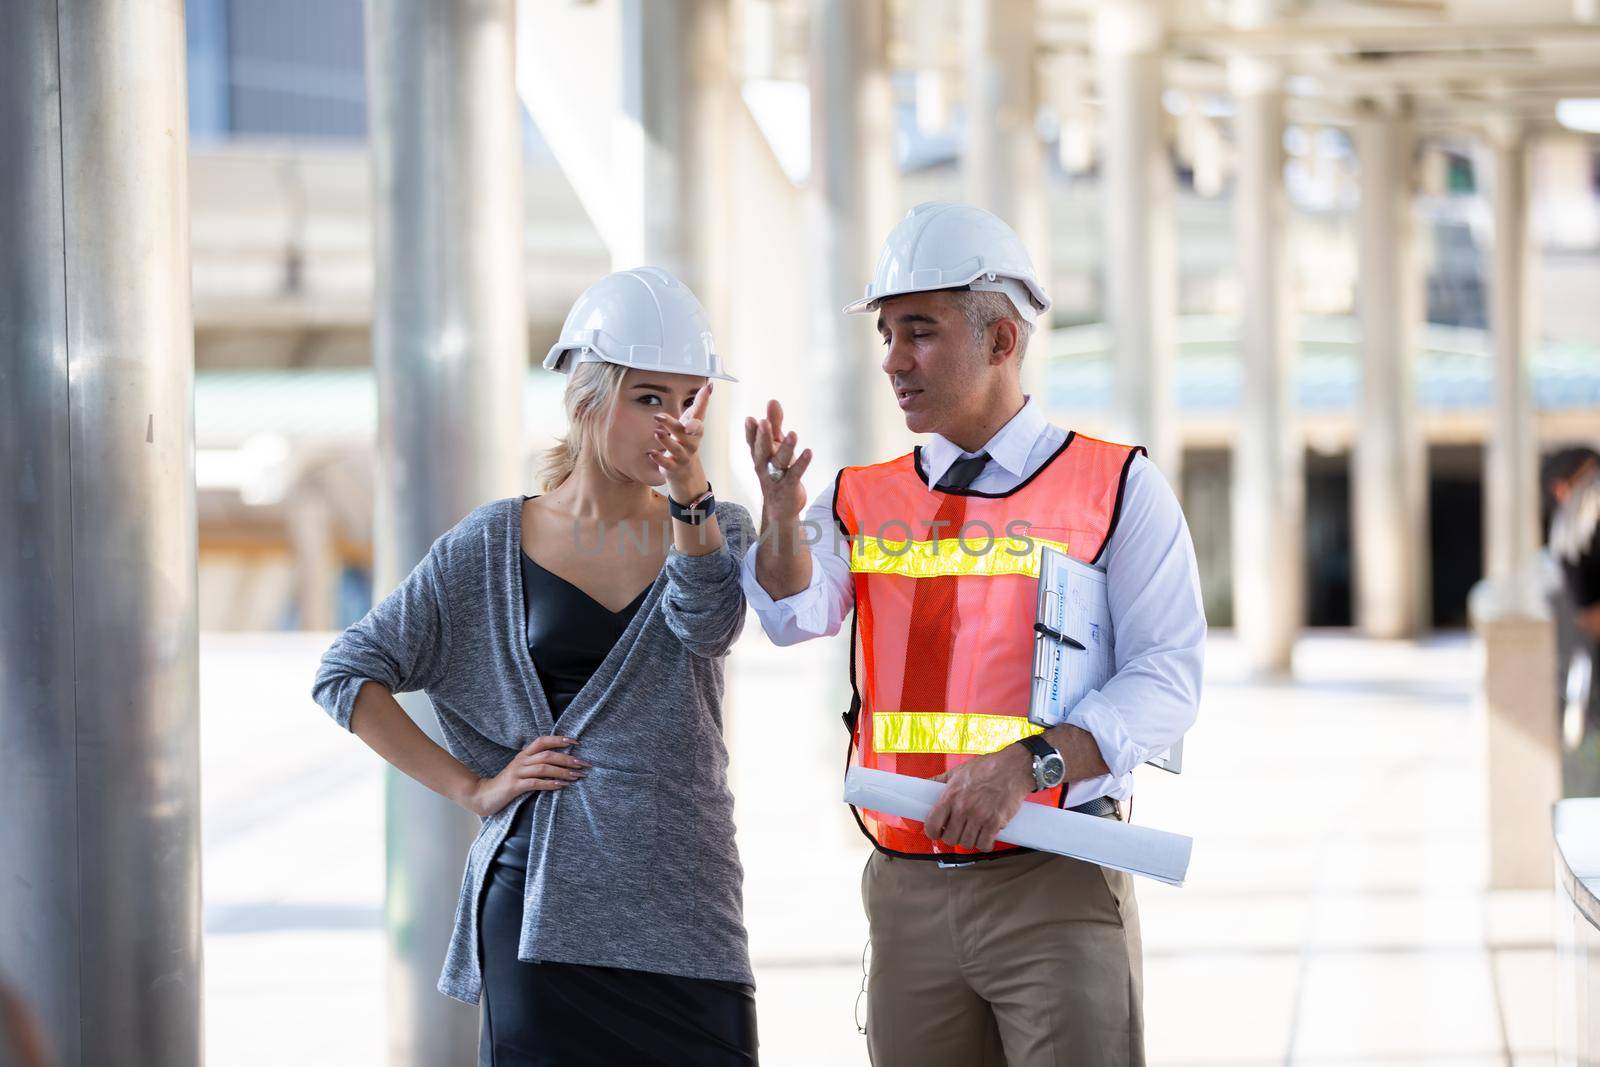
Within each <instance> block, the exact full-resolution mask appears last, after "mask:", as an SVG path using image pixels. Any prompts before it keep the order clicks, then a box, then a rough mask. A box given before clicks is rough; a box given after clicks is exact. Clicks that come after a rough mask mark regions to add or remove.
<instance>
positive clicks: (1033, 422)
mask: <svg viewBox="0 0 1600 1067" xmlns="http://www.w3.org/2000/svg"><path fill="white" fill-rule="evenodd" d="M1047 425H1048V423H1047V422H1046V421H1045V417H1044V414H1043V413H1042V412H1041V411H1040V410H1039V405H1038V404H1037V403H1035V402H1034V399H1033V397H1032V396H1028V397H1026V398H1024V400H1023V403H1022V409H1021V410H1020V411H1018V412H1017V413H1016V414H1015V415H1013V416H1011V421H1010V422H1008V423H1006V424H1005V425H1004V426H1002V427H1000V429H999V430H997V431H996V432H995V435H994V436H993V437H991V438H989V440H988V442H987V443H986V444H985V445H984V446H983V447H982V448H980V449H978V451H977V452H963V451H962V450H961V446H960V445H957V444H956V443H955V442H954V441H951V440H950V439H949V438H947V437H942V436H940V435H939V434H930V435H929V437H928V442H927V444H925V445H923V446H922V473H924V474H926V475H927V476H928V485H929V486H930V487H932V486H935V485H938V484H939V482H940V481H941V480H942V479H943V478H944V476H945V474H946V473H947V472H948V471H949V470H950V465H951V464H952V463H954V462H955V461H956V460H958V459H963V458H966V457H970V456H976V455H977V454H978V453H979V452H987V453H989V459H990V460H991V461H992V462H994V463H998V464H999V465H1000V466H1001V467H1003V468H1004V469H1005V470H1006V471H1007V472H1008V473H1010V474H1012V475H1014V476H1016V477H1018V478H1021V477H1022V476H1023V473H1024V472H1025V470H1026V468H1027V464H1028V456H1029V455H1031V454H1032V452H1033V446H1034V445H1035V444H1036V443H1038V440H1039V435H1040V434H1042V433H1044V430H1045V427H1046V426H1047Z"/></svg>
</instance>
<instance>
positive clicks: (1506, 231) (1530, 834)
mask: <svg viewBox="0 0 1600 1067" xmlns="http://www.w3.org/2000/svg"><path fill="white" fill-rule="evenodd" d="M1484 134H1485V138H1484V140H1485V145H1484V148H1485V151H1484V153H1483V155H1484V157H1485V158H1483V159H1482V160H1481V163H1482V164H1485V165H1483V166H1481V168H1480V169H1481V170H1482V171H1487V172H1488V175H1489V182H1490V199H1491V203H1492V204H1493V210H1494V259H1493V267H1492V269H1491V271H1490V278H1489V329H1490V331H1491V332H1492V334H1493V336H1494V359H1495V376H1494V412H1493V429H1492V430H1491V432H1490V435H1489V441H1488V446H1487V455H1486V462H1485V471H1484V481H1485V483H1486V484H1485V487H1484V488H1485V492H1484V501H1485V507H1484V527H1485V532H1486V534H1487V537H1486V540H1487V545H1486V553H1485V555H1486V557H1487V559H1486V561H1485V562H1486V564H1487V571H1488V576H1487V578H1486V579H1485V580H1484V581H1483V582H1481V583H1479V585H1478V587H1477V588H1475V589H1474V590H1473V593H1472V597H1471V599H1470V606H1471V608H1472V616H1473V623H1474V625H1475V627H1476V629H1477V631H1478V634H1479V635H1480V636H1481V637H1482V639H1483V644H1484V703H1485V708H1486V717H1487V719H1488V729H1487V731H1486V736H1485V740H1486V763H1487V765H1488V769H1489V885H1490V886H1491V887H1492V888H1495V889H1543V888H1546V887H1548V886H1549V885H1550V884H1551V882H1552V867H1551V864H1550V829H1549V820H1550V810H1551V808H1552V806H1553V805H1554V804H1555V803H1556V802H1557V801H1558V800H1560V799H1561V742H1560V733H1559V726H1558V723H1557V718H1556V716H1555V715H1553V714H1552V713H1551V709H1552V708H1555V707H1556V706H1557V703H1556V691H1555V682H1554V679H1555V677H1556V640H1555V626H1554V624H1553V622H1552V620H1551V618H1550V616H1549V610H1548V602H1547V601H1546V599H1545V594H1544V592H1543V588H1542V583H1541V581H1540V577H1539V559H1538V552H1539V496H1538V477H1539V472H1538V463H1539V453H1538V444H1537V441H1536V439H1535V436H1534V425H1533V385H1532V381H1531V374H1530V372H1529V366H1528V364H1529V359H1530V356H1531V354H1532V352H1533V343H1532V342H1533V338H1534V336H1535V330H1534V326H1533V321H1532V304H1531V302H1530V293H1531V291H1532V289H1533V287H1532V285H1530V278H1529V274H1530V261H1531V259H1532V257H1531V256H1530V255H1529V248H1528V175H1527V168H1528V150H1527V149H1528V131H1527V128H1526V127H1525V126H1524V125H1523V124H1522V123H1521V122H1519V121H1517V120H1516V119H1512V118H1509V117H1494V118H1492V119H1491V120H1490V121H1489V122H1488V123H1486V125H1485V128H1484Z"/></svg>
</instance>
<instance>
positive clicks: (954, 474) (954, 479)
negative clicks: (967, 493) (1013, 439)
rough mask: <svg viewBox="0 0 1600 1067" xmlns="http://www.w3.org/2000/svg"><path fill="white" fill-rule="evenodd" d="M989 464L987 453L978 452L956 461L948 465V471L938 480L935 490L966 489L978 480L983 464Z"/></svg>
mask: <svg viewBox="0 0 1600 1067" xmlns="http://www.w3.org/2000/svg"><path fill="white" fill-rule="evenodd" d="M988 462H989V453H987V452H979V453H978V454H977V455H976V456H969V457H968V458H966V459H958V460H956V461H955V462H954V463H952V464H950V469H949V470H947V471H945V472H944V477H943V478H940V479H939V484H938V485H936V486H934V488H935V489H939V490H944V489H966V488H968V487H970V486H971V485H972V483H973V482H975V481H977V480H978V475H979V474H981V473H983V468H984V464H986V463H988Z"/></svg>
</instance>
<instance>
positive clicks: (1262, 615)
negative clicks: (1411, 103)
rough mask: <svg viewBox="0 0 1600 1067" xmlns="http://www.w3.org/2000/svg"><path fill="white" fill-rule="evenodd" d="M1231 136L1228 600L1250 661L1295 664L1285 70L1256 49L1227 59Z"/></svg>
mask: <svg viewBox="0 0 1600 1067" xmlns="http://www.w3.org/2000/svg"><path fill="white" fill-rule="evenodd" d="M1228 75H1229V82H1230V84H1231V87H1232V89H1233V98H1234V106H1235V108H1236V111H1235V117H1234V131H1235V135H1236V137H1237V139H1238V152H1239V166H1238V183H1237V185H1236V186H1235V188H1234V196H1233V210H1234V232H1235V233H1236V234H1237V235H1238V248H1239V280H1240V286H1241V288H1242V290H1243V291H1244V292H1245V293H1246V294H1247V299H1246V300H1245V301H1244V305H1243V313H1242V321H1241V323H1240V331H1239V336H1240V355H1241V357H1242V359H1241V362H1242V364H1243V372H1244V375H1243V377H1244V389H1243V403H1242V404H1241V405H1240V411H1239V416H1240V417H1239V438H1238V441H1237V442H1236V444H1235V445H1234V449H1233V553H1234V562H1233V610H1234V625H1235V627H1236V629H1237V631H1238V634H1239V637H1240V640H1241V641H1242V642H1243V643H1244V647H1245V650H1246V653H1247V655H1248V656H1249V660H1250V663H1251V666H1252V667H1254V668H1255V669H1256V670H1258V671H1262V672H1270V673H1281V672H1287V671H1288V670H1289V668H1290V661H1291V658H1292V655H1293V652H1294V642H1295V638H1296V636H1297V635H1298V634H1299V631H1300V628H1301V625H1302V624H1303V622H1304V614H1305V594H1304V586H1305V561H1304V556H1305V552H1304V547H1303V546H1304V542H1305V458H1304V456H1305V453H1304V444H1303V442H1302V438H1301V434H1300V426H1299V419H1298V418H1297V416H1296V411H1295V408H1296V403H1295V396H1294V389H1295V374H1294V369H1295V364H1296V363H1297V356H1298V353H1297V352H1296V348H1295V339H1294V332H1293V327H1294V308H1293V296H1292V292H1291V288H1290V282H1291V274H1292V271H1291V262H1290V259H1289V255H1288V221H1289V220H1288V211H1289V205H1288V194H1287V191H1286V190H1285V188H1284V183H1283V164H1284V153H1283V131H1284V111H1283V90H1282V84H1281V78H1282V75H1281V72H1280V71H1279V70H1278V68H1277V67H1276V66H1275V65H1273V64H1272V63H1270V62H1268V61H1266V60H1262V59H1257V58H1254V57H1236V58H1234V59H1233V60H1231V61H1230V63H1229V67H1228Z"/></svg>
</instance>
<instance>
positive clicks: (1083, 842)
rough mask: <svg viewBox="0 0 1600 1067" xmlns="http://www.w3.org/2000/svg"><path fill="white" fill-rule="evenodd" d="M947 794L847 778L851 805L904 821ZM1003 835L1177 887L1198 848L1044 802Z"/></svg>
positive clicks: (936, 787) (919, 781) (885, 780)
mask: <svg viewBox="0 0 1600 1067" xmlns="http://www.w3.org/2000/svg"><path fill="white" fill-rule="evenodd" d="M944 790H945V786H944V783H943V782H934V781H930V780H929V779H926V778H912V777H909V776H908V775H904V774H891V773H889V772H888V771H878V770H873V769H871V768H869V767H851V768H850V770H849V771H848V772H847V773H846V774H845V776H844V799H845V803H847V804H854V805H855V806H856V807H858V808H871V809H872V810H873V811H882V812H886V813H888V814H890V815H898V816H900V817H901V818H904V819H917V820H922V819H926V818H927V817H928V812H930V811H932V810H933V805H934V804H935V803H937V802H938V800H939V795H940V794H941V793H943V792H944ZM997 837H998V840H1001V841H1005V842H1007V843H1009V844H1013V845H1022V846H1023V847H1025V848H1034V849H1039V850H1041V851H1044V852H1054V853H1056V854H1057V855H1061V856H1070V857H1072V858H1073V859H1078V860H1087V861H1088V862H1090V863H1098V864H1099V865H1100V866H1102V867H1110V868H1112V869H1113V870H1118V871H1127V872H1128V873H1129V874H1137V875H1142V876H1143V877H1145V878H1154V879H1155V880H1156V881H1158V882H1165V883H1167V884H1168V885H1174V886H1181V885H1183V878H1184V875H1186V874H1187V873H1188V871H1189V851H1190V849H1191V848H1193V846H1194V839H1193V838H1191V837H1184V836H1183V835H1182V834H1174V833H1168V832H1167V831H1165V830H1152V829H1150V828H1149V827H1147V826H1130V825H1129V824H1127V823H1125V822H1121V821H1119V820H1117V819H1108V818H1104V817H1102V816H1098V815H1084V814H1083V813H1082V812H1077V811H1065V810H1063V809H1061V808H1048V807H1045V806H1044V805H1043V804H1024V805H1022V810H1021V811H1019V812H1017V816H1016V818H1014V819H1012V820H1011V821H1010V822H1008V823H1006V825H1005V826H1004V827H1003V828H1002V829H1001V831H1000V833H999V834H998V835H997ZM952 858H953V857H952Z"/></svg>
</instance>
